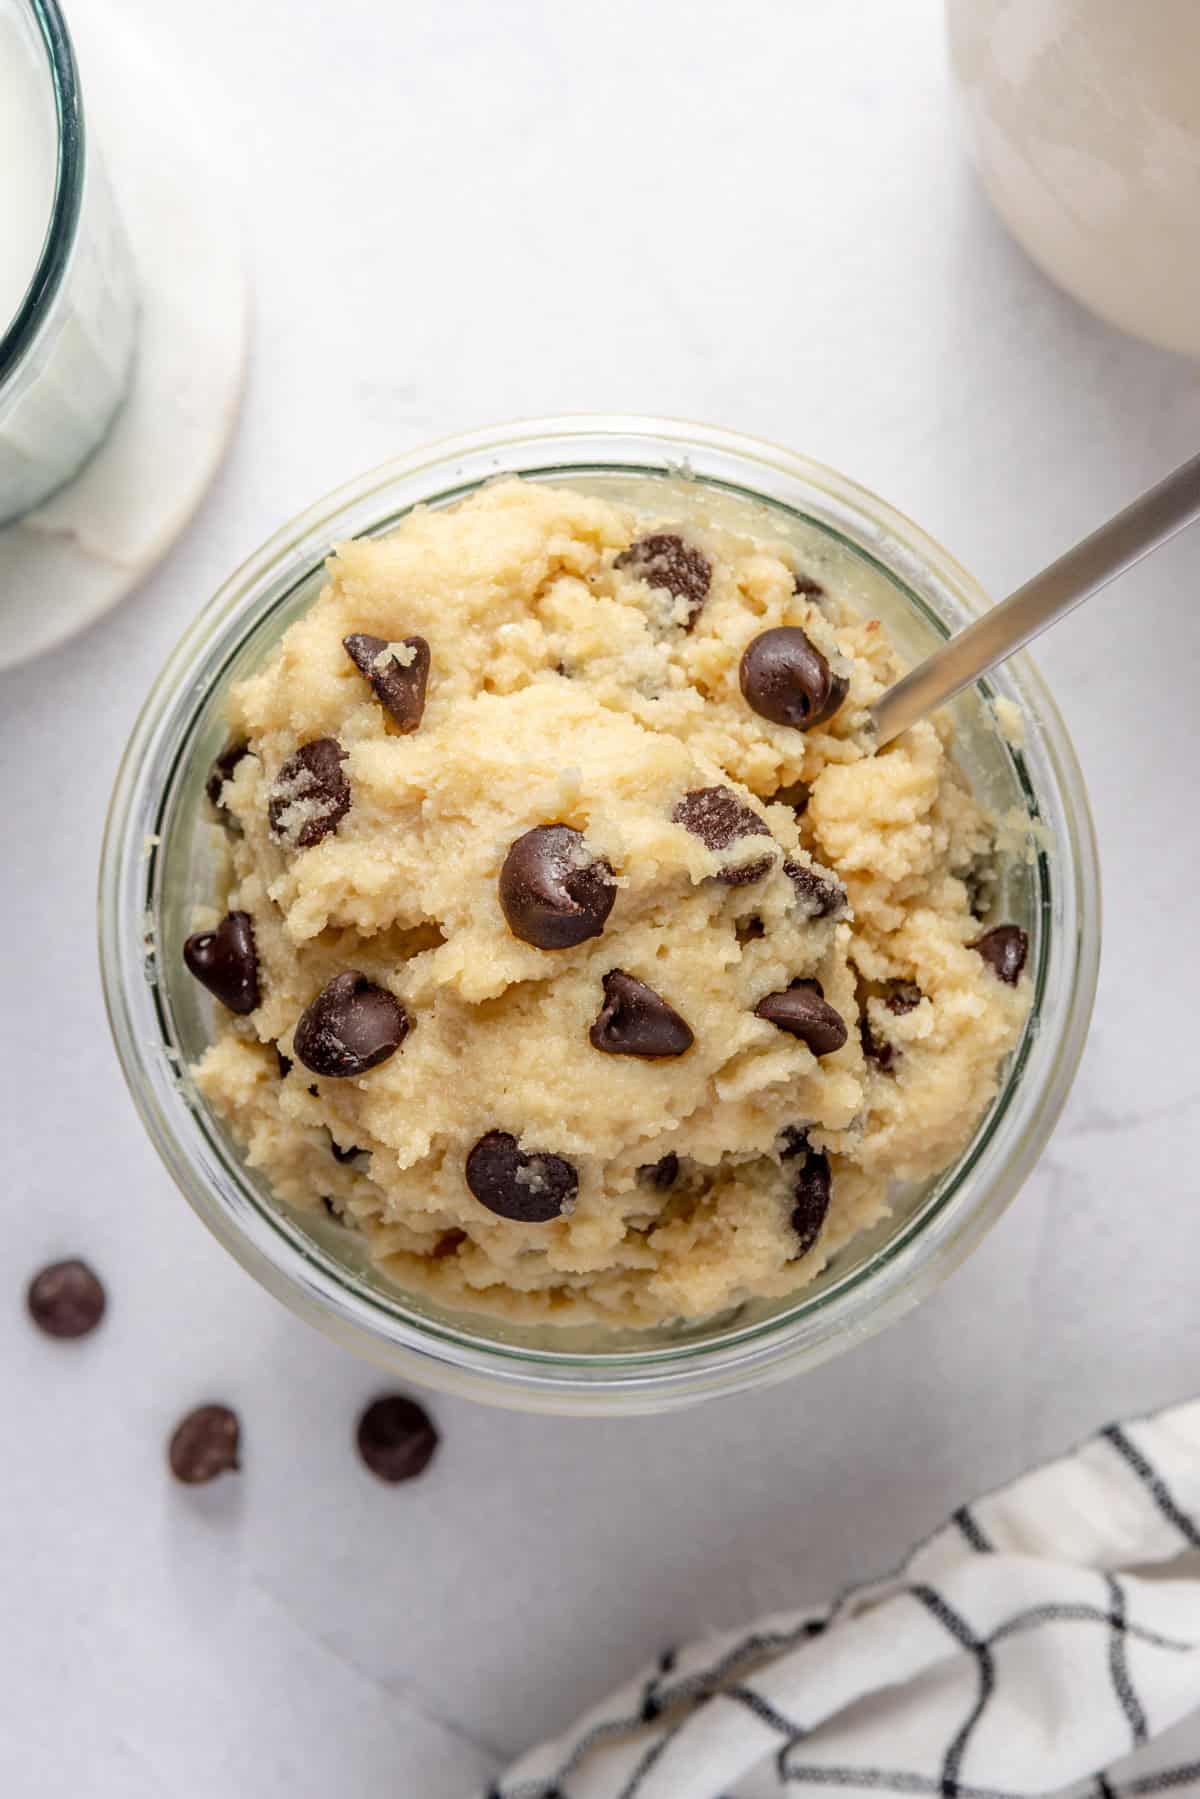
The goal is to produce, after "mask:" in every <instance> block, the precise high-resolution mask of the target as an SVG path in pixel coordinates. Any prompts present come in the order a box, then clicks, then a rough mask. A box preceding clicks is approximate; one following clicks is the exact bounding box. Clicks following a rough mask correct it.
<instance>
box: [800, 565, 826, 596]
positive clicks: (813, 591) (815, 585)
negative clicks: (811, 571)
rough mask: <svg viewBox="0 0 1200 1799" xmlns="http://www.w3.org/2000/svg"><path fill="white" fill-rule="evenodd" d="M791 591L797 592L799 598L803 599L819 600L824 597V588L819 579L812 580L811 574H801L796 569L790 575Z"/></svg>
mask: <svg viewBox="0 0 1200 1799" xmlns="http://www.w3.org/2000/svg"><path fill="white" fill-rule="evenodd" d="M792 591H793V593H798V594H799V595H800V597H801V599H805V600H820V599H823V598H824V597H825V589H824V588H823V587H822V586H821V583H820V582H819V581H814V580H813V578H812V576H811V575H802V574H800V573H799V572H798V571H797V572H796V573H795V574H793V576H792Z"/></svg>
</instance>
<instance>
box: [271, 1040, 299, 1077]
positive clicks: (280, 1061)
mask: <svg viewBox="0 0 1200 1799" xmlns="http://www.w3.org/2000/svg"><path fill="white" fill-rule="evenodd" d="M275 1062H276V1065H277V1066H278V1069H279V1078H280V1080H281V1081H286V1080H287V1078H288V1075H289V1074H291V1072H292V1069H293V1067H294V1066H295V1064H294V1063H293V1061H292V1058H291V1057H290V1056H285V1055H284V1053H283V1051H282V1050H281V1049H280V1047H279V1045H278V1044H276V1045H275Z"/></svg>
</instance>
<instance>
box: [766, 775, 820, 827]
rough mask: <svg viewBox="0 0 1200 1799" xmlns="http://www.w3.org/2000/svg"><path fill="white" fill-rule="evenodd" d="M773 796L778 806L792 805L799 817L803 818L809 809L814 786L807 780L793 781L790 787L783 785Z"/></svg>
mask: <svg viewBox="0 0 1200 1799" xmlns="http://www.w3.org/2000/svg"><path fill="white" fill-rule="evenodd" d="M771 798H772V799H773V800H774V802H775V804H776V805H777V806H790V807H791V808H792V811H793V812H794V813H795V814H796V817H797V818H803V817H804V814H805V813H806V812H807V811H808V802H809V800H810V799H811V798H812V788H811V787H810V786H809V785H808V783H807V781H793V782H792V783H791V785H790V786H788V787H781V788H780V789H779V790H778V792H777V793H773V794H772V795H771Z"/></svg>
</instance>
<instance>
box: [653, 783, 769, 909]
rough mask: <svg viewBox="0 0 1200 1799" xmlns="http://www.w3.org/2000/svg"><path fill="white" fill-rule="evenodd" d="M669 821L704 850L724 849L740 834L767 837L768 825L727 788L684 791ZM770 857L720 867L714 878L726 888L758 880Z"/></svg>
mask: <svg viewBox="0 0 1200 1799" xmlns="http://www.w3.org/2000/svg"><path fill="white" fill-rule="evenodd" d="M671 818H672V821H673V822H674V823H675V824H677V825H682V826H683V828H684V830H685V831H690V832H691V834H692V836H693V837H698V838H699V839H700V841H701V843H702V844H704V846H705V848H706V849H710V850H717V851H720V850H725V849H728V848H729V846H730V845H731V844H733V843H738V842H740V840H741V839H742V838H743V837H769V836H770V835H771V831H770V827H769V826H768V825H767V824H766V822H765V820H763V819H761V818H760V817H759V816H758V813H757V812H755V811H753V810H752V809H751V808H750V807H749V806H747V805H746V804H745V803H744V802H743V801H742V800H740V799H739V798H738V796H737V794H736V793H734V791H733V789H732V788H731V787H697V788H695V789H694V790H693V791H692V792H691V793H685V794H684V796H683V798H682V799H681V800H680V801H679V803H678V805H677V806H676V807H675V810H674V811H673V812H672V814H671ZM773 861H774V857H772V856H762V857H757V858H756V859H755V860H754V861H753V862H745V863H741V864H739V865H738V866H737V867H735V868H722V869H720V870H719V871H718V873H717V876H716V879H717V880H718V881H721V882H723V883H724V885H725V886H726V887H744V886H746V885H748V883H749V882H751V881H758V880H761V879H762V877H763V875H765V874H766V873H767V871H768V870H769V869H770V868H771V866H772V863H773Z"/></svg>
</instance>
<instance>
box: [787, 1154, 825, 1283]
mask: <svg viewBox="0 0 1200 1799" xmlns="http://www.w3.org/2000/svg"><path fill="white" fill-rule="evenodd" d="M832 1195H833V1176H832V1174H831V1172H830V1167H829V1157H828V1156H827V1155H826V1154H825V1153H824V1151H823V1150H819V1149H810V1150H809V1152H808V1159H807V1161H806V1162H805V1164H804V1166H803V1168H802V1169H801V1170H800V1172H799V1174H798V1175H797V1176H796V1182H795V1185H794V1186H793V1188H792V1200H793V1210H792V1229H793V1230H794V1231H795V1233H796V1236H797V1237H798V1238H799V1246H798V1248H797V1250H796V1258H797V1259H799V1257H800V1256H806V1255H807V1254H808V1252H809V1250H810V1249H811V1248H812V1247H813V1244H814V1243H815V1242H816V1241H817V1238H818V1237H819V1236H820V1235H821V1232H822V1230H823V1228H824V1225H825V1219H826V1217H827V1216H828V1213H829V1201H830V1199H831V1198H832Z"/></svg>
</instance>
